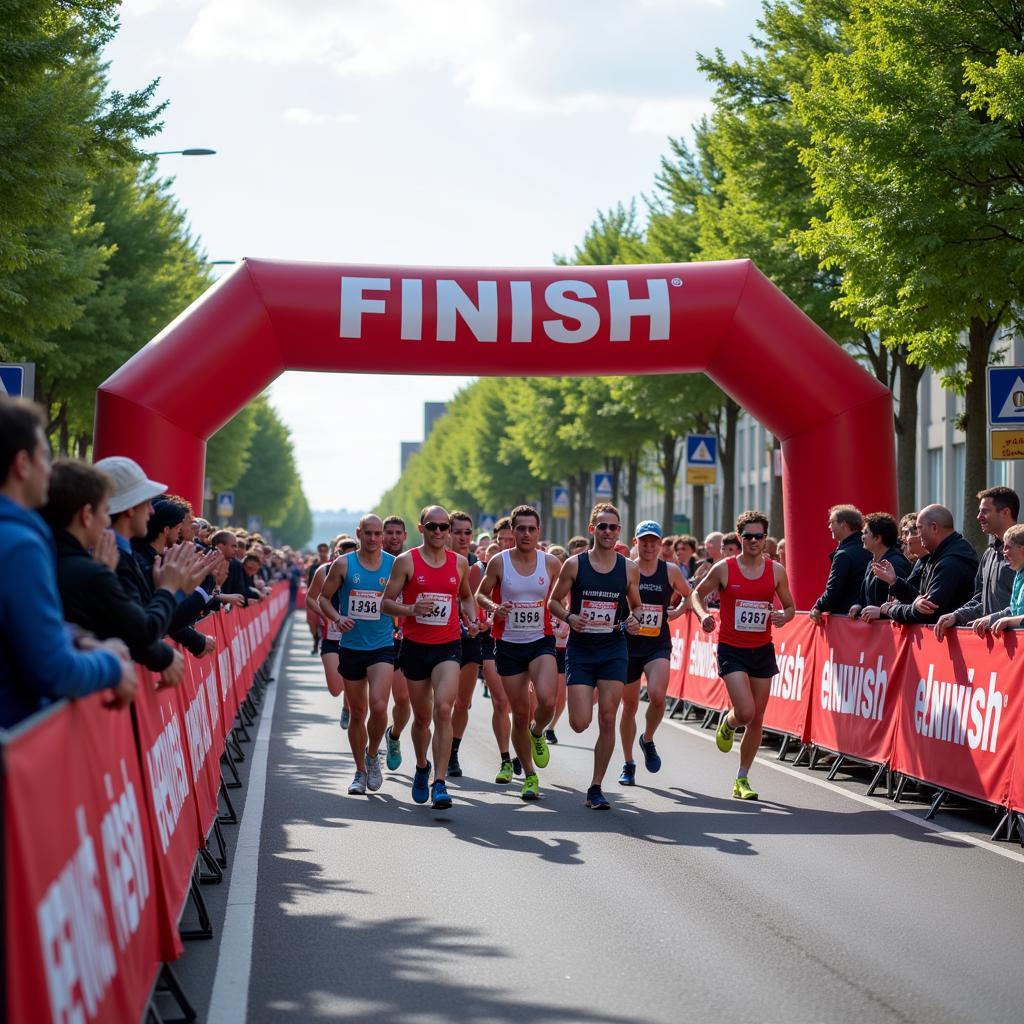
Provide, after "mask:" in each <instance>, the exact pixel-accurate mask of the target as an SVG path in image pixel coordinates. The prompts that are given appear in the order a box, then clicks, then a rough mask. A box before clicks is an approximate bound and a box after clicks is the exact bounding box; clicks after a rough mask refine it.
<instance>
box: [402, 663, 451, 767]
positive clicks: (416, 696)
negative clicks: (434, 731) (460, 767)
mask: <svg viewBox="0 0 1024 1024" xmlns="http://www.w3.org/2000/svg"><path fill="white" fill-rule="evenodd" d="M406 685H407V686H408V688H409V700H410V703H411V705H412V746H413V750H414V751H415V752H416V767H417V768H423V767H425V766H426V764H427V761H428V760H429V758H428V757H427V751H428V749H429V747H430V720H431V718H432V717H433V714H434V691H433V690H432V689H431V686H430V680H429V679H407V680H406ZM393 728H394V727H393V726H392V729H393ZM392 735H393V733H392ZM445 763H447V762H445Z"/></svg>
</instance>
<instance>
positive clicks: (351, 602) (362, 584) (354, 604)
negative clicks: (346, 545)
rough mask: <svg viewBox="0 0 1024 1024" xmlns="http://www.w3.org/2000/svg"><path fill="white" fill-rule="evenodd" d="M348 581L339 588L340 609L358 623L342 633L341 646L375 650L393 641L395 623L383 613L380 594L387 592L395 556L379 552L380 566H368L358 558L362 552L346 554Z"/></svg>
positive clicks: (346, 576)
mask: <svg viewBox="0 0 1024 1024" xmlns="http://www.w3.org/2000/svg"><path fill="white" fill-rule="evenodd" d="M345 559H346V561H347V565H346V566H345V581H344V583H342V585H341V589H340V590H339V591H338V592H339V593H340V595H341V601H340V604H341V607H340V609H339V610H340V612H341V614H342V615H346V616H348V617H349V618H351V619H354V620H355V623H356V624H355V627H354V628H353V629H350V630H349V631H348V632H347V633H342V634H341V641H340V643H341V646H342V647H344V648H347V649H348V650H352V651H375V650H377V648H379V647H389V646H391V645H392V634H393V630H394V623H393V622H392V620H391V616H389V615H381V613H380V598H381V594H383V593H384V588H385V586H386V585H387V582H388V577H389V576H390V575H391V567H392V566H393V565H394V564H395V556H394V555H389V554H388V553H387V552H386V551H382V552H381V553H380V568H379V569H367V568H366V566H365V565H363V564H362V562H360V561H359V553H358V552H357V551H352V552H350V553H349V554H347V555H346V556H345Z"/></svg>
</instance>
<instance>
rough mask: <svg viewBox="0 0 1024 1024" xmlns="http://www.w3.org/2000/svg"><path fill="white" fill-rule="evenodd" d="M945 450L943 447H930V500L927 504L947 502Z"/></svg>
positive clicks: (928, 484)
mask: <svg viewBox="0 0 1024 1024" xmlns="http://www.w3.org/2000/svg"><path fill="white" fill-rule="evenodd" d="M943 455H944V452H943V450H942V449H941V448H929V449H928V482H927V488H928V501H927V502H926V503H925V504H928V505H933V504H938V505H944V504H945V503H946V501H945V498H946V487H945V483H946V481H945V474H944V473H943V469H944V468H945V466H944V460H943Z"/></svg>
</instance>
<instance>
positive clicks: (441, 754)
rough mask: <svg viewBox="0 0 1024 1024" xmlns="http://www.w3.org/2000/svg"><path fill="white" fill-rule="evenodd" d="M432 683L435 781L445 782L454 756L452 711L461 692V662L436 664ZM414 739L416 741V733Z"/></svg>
mask: <svg viewBox="0 0 1024 1024" xmlns="http://www.w3.org/2000/svg"><path fill="white" fill-rule="evenodd" d="M430 685H431V686H432V687H433V692H434V781H435V782H438V781H440V782H443V781H444V778H445V774H446V773H447V771H448V760H449V758H450V757H451V756H452V711H453V709H454V708H455V697H456V695H457V694H458V692H459V663H458V662H457V661H442V662H441V663H440V664H439V665H435V666H434V670H433V671H432V672H431V673H430ZM415 727H416V726H415V725H414V726H413V728H414V729H415ZM413 739H414V742H415V735H414V737H413ZM420 763H422V762H420Z"/></svg>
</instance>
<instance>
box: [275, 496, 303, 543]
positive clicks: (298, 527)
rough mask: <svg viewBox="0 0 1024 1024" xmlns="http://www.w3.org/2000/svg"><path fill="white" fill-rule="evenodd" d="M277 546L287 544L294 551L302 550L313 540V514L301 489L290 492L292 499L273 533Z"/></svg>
mask: <svg viewBox="0 0 1024 1024" xmlns="http://www.w3.org/2000/svg"><path fill="white" fill-rule="evenodd" d="M274 537H275V539H276V541H277V542H278V544H281V545H284V544H287V545H288V546H289V547H292V548H295V549H296V550H298V549H300V548H304V547H305V546H306V545H307V544H309V542H310V541H311V540H312V539H313V513H312V512H311V511H310V510H309V502H308V501H307V500H306V495H305V493H304V492H303V490H302V488H301V487H298V488H296V489H295V490H294V491H293V492H292V499H291V501H290V502H289V503H288V509H287V511H286V512H285V514H284V519H283V520H282V522H281V525H280V526H279V527H278V528H277V529H276V530H275V531H274Z"/></svg>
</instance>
